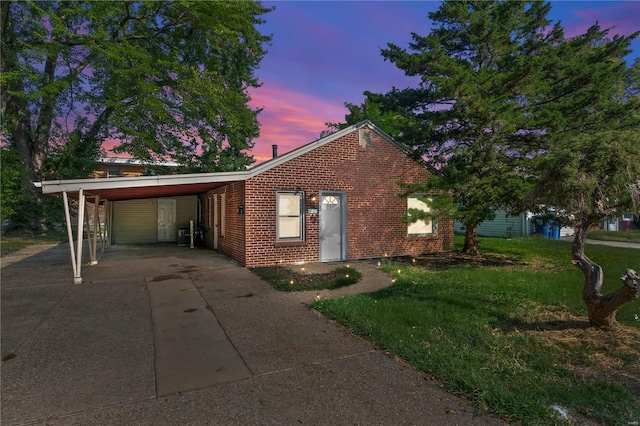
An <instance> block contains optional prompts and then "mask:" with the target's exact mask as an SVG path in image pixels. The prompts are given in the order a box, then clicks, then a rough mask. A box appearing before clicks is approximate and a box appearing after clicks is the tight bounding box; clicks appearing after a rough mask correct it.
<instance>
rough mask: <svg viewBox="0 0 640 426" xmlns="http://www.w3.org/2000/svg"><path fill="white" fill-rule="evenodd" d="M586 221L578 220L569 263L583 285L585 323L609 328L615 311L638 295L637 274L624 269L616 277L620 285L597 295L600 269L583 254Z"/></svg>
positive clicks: (600, 277) (599, 285) (638, 277)
mask: <svg viewBox="0 0 640 426" xmlns="http://www.w3.org/2000/svg"><path fill="white" fill-rule="evenodd" d="M590 225H591V224H590V223H589V221H586V220H585V221H582V223H581V224H580V225H578V227H577V232H576V235H575V237H574V239H573V245H572V253H573V264H574V265H576V266H577V267H578V268H580V270H581V271H582V273H583V274H584V288H583V290H582V299H583V300H584V303H585V304H586V305H587V312H588V315H589V322H590V323H591V325H592V326H594V327H604V328H611V327H613V326H614V325H615V324H616V312H617V311H618V309H619V308H620V307H621V306H622V305H624V304H625V303H627V302H631V301H633V300H636V299H637V298H638V296H639V295H640V275H638V273H637V272H636V271H634V270H633V269H627V271H626V274H625V275H624V276H623V277H622V278H620V279H621V280H622V282H623V285H622V287H620V288H619V289H618V290H615V291H612V292H611V293H608V294H606V295H602V294H600V290H601V289H602V279H603V275H602V268H601V267H600V265H598V264H597V263H595V262H593V261H592V260H591V259H589V258H588V257H587V256H586V255H585V254H584V243H585V240H586V238H587V231H588V230H589V227H590Z"/></svg>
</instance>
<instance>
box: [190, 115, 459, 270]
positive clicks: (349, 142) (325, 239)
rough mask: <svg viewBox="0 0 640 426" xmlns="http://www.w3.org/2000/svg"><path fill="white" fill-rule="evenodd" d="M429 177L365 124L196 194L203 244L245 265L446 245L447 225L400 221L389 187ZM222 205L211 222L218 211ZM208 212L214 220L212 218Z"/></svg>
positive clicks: (402, 209) (403, 205) (449, 244)
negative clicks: (200, 209)
mask: <svg viewBox="0 0 640 426" xmlns="http://www.w3.org/2000/svg"><path fill="white" fill-rule="evenodd" d="M431 173H433V171H432V170H431V169H430V168H429V167H428V166H427V165H426V164H424V163H422V162H419V161H416V160H414V159H412V158H410V157H409V156H408V152H407V150H406V149H405V148H404V147H403V146H402V145H400V144H398V143H397V142H395V141H394V140H393V139H391V137H390V136H388V135H386V134H385V133H384V132H383V131H382V130H380V129H379V128H377V127H376V126H374V125H373V124H371V123H370V122H365V123H361V124H360V125H356V126H352V127H349V128H346V129H344V130H342V131H340V132H337V133H334V134H333V135H330V136H328V137H325V138H323V139H320V140H317V141H315V142H312V143H310V144H307V145H305V146H302V147H300V148H298V149H296V150H293V151H291V152H289V153H287V154H285V155H282V156H280V157H276V158H273V159H272V160H270V161H267V162H265V163H263V164H261V165H259V166H257V167H255V168H253V169H251V170H250V171H249V172H248V173H247V177H246V179H244V180H242V181H239V182H233V183H230V184H228V185H225V186H222V187H220V188H216V189H215V190H212V191H209V192H207V193H205V194H202V195H201V196H200V199H201V204H202V205H203V206H205V211H206V212H207V213H206V214H205V217H206V218H207V220H206V221H205V222H204V223H203V225H204V229H205V241H206V245H207V246H208V247H211V248H214V249H217V250H219V251H220V252H221V253H224V254H226V255H228V256H230V257H232V258H234V259H236V260H238V261H239V262H240V263H242V264H243V265H246V266H249V267H255V266H265V265H273V264H276V263H303V262H315V261H333V260H352V259H366V258H377V257H384V256H398V255H417V254H420V253H424V252H430V251H444V250H451V249H452V248H453V223H452V221H450V220H447V221H443V220H440V221H437V223H424V222H422V223H418V224H412V225H406V224H403V223H402V222H401V221H400V218H401V217H402V216H403V215H404V214H405V213H406V211H407V203H408V202H413V203H417V204H416V206H417V205H419V204H420V203H419V202H418V201H417V200H413V201H412V199H409V200H407V199H403V198H400V197H398V196H397V192H398V191H399V187H398V186H397V184H396V182H398V181H404V182H423V181H425V180H426V178H427V177H428V176H429V175H430V174H431ZM216 205H218V206H224V207H223V208H224V209H225V210H224V212H223V213H221V216H222V217H224V223H223V222H222V221H220V220H218V219H217V210H216V209H217V208H219V207H217V206H216ZM211 212H213V214H211Z"/></svg>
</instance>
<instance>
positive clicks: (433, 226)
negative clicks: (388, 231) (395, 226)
mask: <svg viewBox="0 0 640 426" xmlns="http://www.w3.org/2000/svg"><path fill="white" fill-rule="evenodd" d="M425 197H427V198H428V196H427V195H423V194H414V195H413V196H409V197H407V215H408V214H409V203H410V201H409V200H410V199H414V200H417V201H420V199H419V198H425ZM420 202H421V201H420ZM423 204H424V203H423ZM425 211H426V210H425ZM421 222H422V224H423V225H424V226H427V225H426V223H425V221H424V220H423V219H420V220H418V221H416V222H407V237H427V236H435V235H438V221H437V220H436V219H431V232H421V233H417V232H414V233H412V232H411V229H412V227H415V225H416V224H420V223H421Z"/></svg>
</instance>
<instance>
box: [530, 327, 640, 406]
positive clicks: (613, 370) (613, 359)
mask: <svg viewBox="0 0 640 426" xmlns="http://www.w3.org/2000/svg"><path fill="white" fill-rule="evenodd" d="M525 332H526V333H530V334H532V335H536V336H539V337H542V338H543V339H545V340H546V341H548V342H549V343H550V344H551V345H553V346H556V347H558V350H559V351H562V350H563V349H562V348H563V347H566V346H567V345H570V346H580V347H582V348H584V349H585V352H587V354H588V355H587V358H588V362H587V363H585V364H584V365H577V366H576V365H570V366H567V367H568V368H570V369H572V370H574V371H576V372H577V373H579V374H580V375H582V376H585V377H592V378H597V379H601V380H604V381H607V382H611V383H616V384H618V385H620V386H622V387H624V388H625V389H627V390H628V391H629V392H630V393H631V394H632V395H634V396H635V397H636V399H638V400H639V401H640V330H639V329H636V328H633V327H625V326H621V325H619V326H617V327H615V328H613V329H611V330H605V329H600V328H594V327H589V326H588V323H587V321H578V320H574V321H557V322H550V323H548V327H544V326H542V327H539V328H538V329H537V330H528V331H525Z"/></svg>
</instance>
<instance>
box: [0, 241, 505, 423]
mask: <svg viewBox="0 0 640 426" xmlns="http://www.w3.org/2000/svg"><path fill="white" fill-rule="evenodd" d="M29 250H31V251H30V252H29V254H28V255H25V254H24V253H18V254H16V255H10V256H9V257H5V258H2V270H1V279H2V287H1V295H2V298H1V300H2V306H1V315H2V318H1V338H2V341H1V352H2V356H3V357H4V356H6V355H9V354H13V355H15V358H13V359H10V360H8V361H4V362H3V363H2V376H1V377H2V384H1V387H2V397H1V404H2V405H1V407H2V411H1V413H0V423H2V425H3V426H4V425H16V424H51V425H73V424H78V425H80V424H81V425H86V424H114V425H116V424H117V425H122V424H141V425H157V424H163V425H167V424H168V425H174V424H175V425H183V424H216V425H227V424H238V425H245V424H323V425H324V424H393V425H396V424H438V425H469V424H475V425H480V424H503V422H502V421H500V420H499V419H495V418H493V417H491V416H486V415H483V416H478V415H477V412H476V410H475V409H474V408H473V407H471V406H470V405H469V404H468V403H467V402H466V401H464V400H462V399H460V398H458V397H455V396H452V395H450V394H448V393H446V392H444V391H443V389H442V387H441V386H440V385H439V383H438V382H435V381H432V380H429V378H428V377H427V376H426V375H424V374H423V373H420V372H418V371H416V370H415V369H413V368H411V367H409V366H407V365H406V364H404V363H402V362H398V361H397V360H395V359H393V358H392V357H390V356H389V355H388V354H386V353H384V352H382V351H379V350H377V349H376V348H375V347H374V346H373V345H372V344H371V343H369V342H367V341H365V340H362V339H360V338H358V337H356V336H354V335H353V334H352V333H350V332H349V330H347V329H345V328H343V327H341V326H339V325H337V324H335V323H332V322H330V321H328V320H326V319H325V318H324V317H322V316H321V315H320V314H318V313H317V312H315V311H311V310H310V309H309V307H308V303H309V302H310V301H311V300H313V299H314V298H315V297H316V293H314V292H306V293H281V292H277V291H275V290H273V289H272V288H271V287H270V286H269V285H267V284H266V283H264V282H263V281H261V280H260V279H259V278H257V277H256V276H255V275H254V274H253V273H251V272H250V271H248V270H247V269H244V268H242V267H240V266H239V265H237V264H236V263H235V262H234V261H232V260H230V259H228V258H226V257H223V256H219V255H217V254H215V253H214V252H211V251H208V250H190V249H188V248H178V247H175V246H147V247H112V248H111V250H110V251H109V252H108V253H106V254H105V255H104V256H103V257H102V258H101V259H100V262H99V264H98V265H96V266H92V267H86V268H84V269H83V271H84V272H83V275H84V279H85V283H84V284H81V285H73V284H71V277H72V272H71V266H70V262H69V259H68V256H69V255H68V247H67V246H65V245H61V246H52V247H40V248H39V249H35V248H31V249H29ZM309 266H310V267H311V266H312V265H309ZM324 266H326V265H320V266H319V267H324ZM353 266H354V267H355V268H356V269H358V270H359V271H360V272H362V273H363V275H364V279H363V280H362V281H361V282H360V283H358V284H356V285H354V286H351V287H347V288H343V289H338V290H332V291H323V292H322V294H321V297H334V296H338V295H340V294H346V293H353V292H366V291H372V290H375V289H378V288H382V287H384V286H387V285H389V284H390V283H391V279H390V277H389V276H387V275H385V274H384V273H382V272H380V271H379V270H378V269H377V268H376V265H375V264H371V263H366V262H365V263H358V264H354V265H353Z"/></svg>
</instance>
